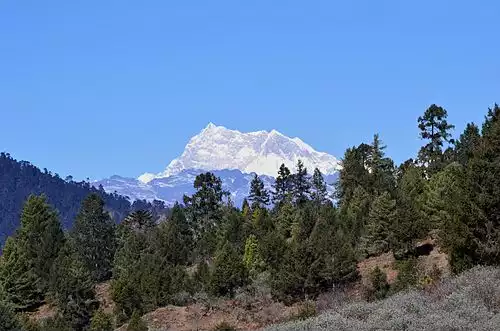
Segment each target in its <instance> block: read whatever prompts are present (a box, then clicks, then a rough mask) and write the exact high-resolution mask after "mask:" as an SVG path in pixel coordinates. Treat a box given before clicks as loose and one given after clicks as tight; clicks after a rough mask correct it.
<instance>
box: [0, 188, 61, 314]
mask: <svg viewBox="0 0 500 331" xmlns="http://www.w3.org/2000/svg"><path fill="white" fill-rule="evenodd" d="M63 243H64V235H63V232H62V230H61V225H60V223H59V220H58V218H57V214H56V212H55V211H54V209H52V207H50V206H49V205H48V204H47V202H46V198H45V196H43V195H41V196H34V195H31V196H30V197H29V198H28V200H27V201H26V203H25V205H24V208H23V212H22V214H21V227H20V228H19V229H18V231H17V234H16V236H15V237H13V238H9V242H8V245H7V244H6V247H5V250H4V257H3V263H2V265H3V268H2V269H3V271H2V278H3V283H4V286H5V288H6V290H7V296H8V298H9V300H11V302H13V303H14V305H15V308H16V309H21V310H22V309H27V308H30V307H33V306H36V305H38V304H41V303H42V301H43V297H44V295H45V293H46V292H47V289H48V283H49V280H50V270H51V267H52V264H53V262H54V260H55V259H56V257H57V255H58V252H59V250H60V249H61V247H62V245H63Z"/></svg>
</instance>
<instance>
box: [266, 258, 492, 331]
mask: <svg viewBox="0 0 500 331" xmlns="http://www.w3.org/2000/svg"><path fill="white" fill-rule="evenodd" d="M499 325H500V268H493V267H476V268H474V269H472V270H470V271H468V272H465V273H463V274H462V275H460V276H458V277H456V278H451V279H448V280H445V281H442V282H441V283H438V284H436V285H434V286H431V287H428V288H427V289H426V290H422V291H417V290H413V291H408V292H405V293H400V294H397V295H394V296H392V297H390V298H388V299H386V300H382V301H378V302H372V303H354V304H347V305H345V306H343V307H339V308H338V309H335V310H330V311H328V312H326V313H324V314H322V315H320V316H318V317H316V318H312V319H309V320H307V321H303V322H294V323H288V324H283V325H278V326H274V327H270V328H267V329H266V331H305V330H318V331H323V330H324V331H326V330H346V331H347V330H353V331H354V330H356V331H357V330H360V331H363V330H415V331H417V330H419V331H420V330H422V331H427V330H428V331H431V330H432V331H435V330H437V331H440V330H443V331H445V330H446V331H448V330H478V331H486V330H488V331H490V330H491V331H493V330H499Z"/></svg>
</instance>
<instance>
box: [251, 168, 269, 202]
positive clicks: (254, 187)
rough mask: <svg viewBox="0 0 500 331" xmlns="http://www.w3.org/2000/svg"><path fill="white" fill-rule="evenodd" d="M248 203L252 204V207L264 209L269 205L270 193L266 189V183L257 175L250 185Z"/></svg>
mask: <svg viewBox="0 0 500 331" xmlns="http://www.w3.org/2000/svg"><path fill="white" fill-rule="evenodd" d="M248 201H250V202H251V203H252V207H255V206H257V207H259V208H264V207H265V206H267V205H268V204H269V192H268V191H267V190H266V189H265V187H264V182H263V181H262V179H260V177H259V176H258V175H257V174H254V177H253V179H252V182H251V183H250V193H249V195H248Z"/></svg>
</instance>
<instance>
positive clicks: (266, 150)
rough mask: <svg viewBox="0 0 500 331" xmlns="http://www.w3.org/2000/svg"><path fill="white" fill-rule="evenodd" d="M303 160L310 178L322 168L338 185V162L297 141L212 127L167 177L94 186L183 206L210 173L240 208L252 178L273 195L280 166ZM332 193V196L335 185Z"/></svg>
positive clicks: (163, 174) (118, 179) (292, 165)
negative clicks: (256, 177) (201, 176)
mask: <svg viewBox="0 0 500 331" xmlns="http://www.w3.org/2000/svg"><path fill="white" fill-rule="evenodd" d="M299 159H300V160H302V162H303V163H304V165H305V166H306V167H307V169H308V170H309V172H310V173H312V171H313V169H314V168H316V167H317V168H319V169H320V170H321V171H322V173H323V174H324V176H325V180H326V182H327V183H328V184H333V183H334V182H335V180H336V178H337V175H338V170H340V168H341V165H340V162H339V161H338V160H337V159H336V158H335V157H334V156H332V155H329V154H327V153H322V152H317V151H315V150H314V149H313V148H312V147H311V146H309V145H308V144H306V143H304V142H303V141H302V140H300V139H299V138H289V137H286V136H285V135H283V134H281V133H279V132H278V131H276V130H272V131H270V132H267V131H257V132H249V133H242V132H239V131H236V130H229V129H226V128H225V127H222V126H216V125H214V124H212V123H210V124H209V125H208V126H207V127H206V128H205V129H203V130H202V131H201V132H200V133H199V134H198V135H196V136H194V137H193V138H191V140H190V141H189V143H188V144H187V146H186V147H185V149H184V152H183V153H182V155H181V156H180V157H179V158H177V159H175V160H173V161H172V162H170V164H169V165H168V167H167V168H166V169H165V170H164V171H163V172H160V173H158V174H152V173H145V174H143V175H141V176H140V177H139V178H137V179H135V178H125V177H121V176H112V177H110V178H108V179H103V180H101V181H96V182H94V185H95V186H99V185H102V186H103V188H104V189H105V190H106V191H107V192H111V193H112V192H117V193H118V194H120V195H124V196H128V197H129V198H130V200H137V199H144V200H154V199H158V200H164V201H165V202H166V203H167V204H173V203H175V202H176V201H179V202H181V201H182V197H183V196H184V194H186V195H191V194H193V193H194V188H193V182H194V179H195V178H196V176H197V175H199V174H200V173H202V172H205V171H211V172H213V173H214V174H215V175H216V176H218V177H220V178H221V180H222V186H223V188H224V189H225V190H227V191H229V192H230V193H231V200H232V201H233V202H234V204H235V205H236V206H241V203H242V202H243V199H244V198H245V197H247V195H248V192H249V189H250V182H251V180H252V178H253V176H254V174H258V175H259V177H260V178H261V179H262V180H263V181H264V184H265V186H266V188H267V189H269V190H270V189H271V186H272V183H273V182H274V176H276V173H277V171H278V168H279V167H280V165H281V164H283V163H284V164H285V165H286V166H287V167H288V168H290V170H292V171H293V170H294V169H295V165H296V164H297V161H298V160H299ZM329 191H330V192H332V191H333V186H332V185H330V186H329Z"/></svg>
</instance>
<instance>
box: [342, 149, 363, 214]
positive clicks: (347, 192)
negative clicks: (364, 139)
mask: <svg viewBox="0 0 500 331" xmlns="http://www.w3.org/2000/svg"><path fill="white" fill-rule="evenodd" d="M370 150H371V147H370V146H369V145H365V144H361V145H359V146H358V147H352V148H348V149H347V150H346V152H345V154H344V158H343V160H342V169H341V170H340V171H339V180H338V182H337V184H336V189H335V196H336V198H337V199H338V202H339V206H340V207H341V208H342V207H344V208H345V207H347V206H348V205H349V204H350V201H351V199H352V198H353V195H354V192H355V190H356V189H357V188H358V187H363V188H364V190H365V191H366V190H369V188H370V178H369V175H370V174H369V172H368V170H367V167H366V162H367V159H368V156H369V152H370Z"/></svg>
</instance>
